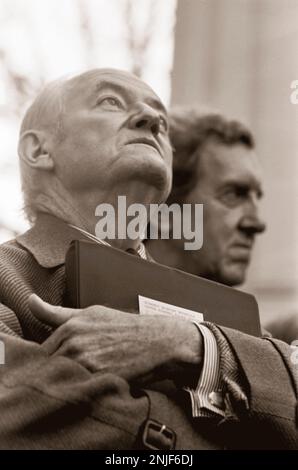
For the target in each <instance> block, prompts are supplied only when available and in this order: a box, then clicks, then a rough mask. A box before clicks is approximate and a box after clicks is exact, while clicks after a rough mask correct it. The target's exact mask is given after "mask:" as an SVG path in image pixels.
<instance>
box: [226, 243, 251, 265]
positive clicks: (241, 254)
mask: <svg viewBox="0 0 298 470" xmlns="http://www.w3.org/2000/svg"><path fill="white" fill-rule="evenodd" d="M251 249H252V246H251V245H248V244H244V243H237V244H236V243H235V244H234V245H232V246H231V254H232V257H233V258H234V260H237V261H240V262H244V263H249V261H250V255H251Z"/></svg>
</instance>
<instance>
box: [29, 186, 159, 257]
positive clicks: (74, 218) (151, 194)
mask: <svg viewBox="0 0 298 470" xmlns="http://www.w3.org/2000/svg"><path fill="white" fill-rule="evenodd" d="M117 189H119V191H118V194H119V195H121V197H120V198H119V197H118V194H117V195H116V194H113V193H112V192H111V191H98V190H97V191H94V192H90V191H88V194H87V193H85V194H82V195H80V197H79V198H78V196H77V194H72V193H71V192H70V191H68V190H66V189H65V188H64V187H63V186H61V185H56V186H54V185H52V186H51V190H50V191H49V192H48V193H47V194H45V193H44V194H40V195H39V197H38V200H37V209H38V211H42V212H47V213H50V214H52V215H54V216H56V217H57V218H59V219H61V220H64V221H65V222H67V223H69V224H71V225H74V226H76V227H78V228H81V229H83V230H85V231H87V232H89V233H91V234H92V235H95V236H97V237H98V238H102V239H104V240H105V241H107V242H108V243H110V244H111V245H112V246H114V247H116V248H119V249H122V250H127V249H128V248H133V249H135V250H136V249H137V248H138V246H139V245H140V241H141V239H140V236H134V237H133V238H132V237H131V236H129V235H130V233H127V232H129V231H128V230H127V228H128V227H129V223H130V222H132V221H133V219H135V213H134V212H133V211H132V213H133V215H127V209H128V208H129V207H130V206H131V205H132V204H142V206H143V207H144V210H143V213H142V214H141V216H140V217H139V222H140V224H139V226H138V231H139V232H140V234H141V233H142V231H145V228H146V225H147V220H148V219H147V213H148V205H149V204H150V203H151V202H155V199H156V198H157V196H156V190H155V191H154V188H148V187H147V188H144V187H143V188H142V187H140V186H139V187H138V188H137V187H134V189H135V191H134V193H131V192H130V193H129V194H128V193H127V187H126V188H124V187H122V188H121V187H120V185H119V188H117ZM130 189H131V188H130ZM121 191H122V192H121ZM107 205H109V207H108V206H107ZM107 211H108V213H109V215H110V217H109V216H107ZM124 212H125V213H124ZM114 216H115V217H114ZM100 220H101V221H102V222H104V221H105V222H106V223H101V224H100ZM107 224H108V227H107ZM111 224H113V226H114V227H115V230H114V231H113V230H108V228H111ZM130 225H132V224H130ZM99 226H102V227H103V226H105V233H104V235H103V236H102V233H101V232H100V230H99V228H100V227H99ZM133 226H135V224H133ZM119 227H120V231H119ZM112 228H113V227H112Z"/></svg>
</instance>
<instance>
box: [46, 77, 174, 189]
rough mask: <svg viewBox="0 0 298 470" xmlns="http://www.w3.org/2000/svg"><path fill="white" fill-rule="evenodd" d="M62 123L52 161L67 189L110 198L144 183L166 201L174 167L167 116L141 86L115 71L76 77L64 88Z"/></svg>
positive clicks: (149, 89) (149, 90)
mask: <svg viewBox="0 0 298 470" xmlns="http://www.w3.org/2000/svg"><path fill="white" fill-rule="evenodd" d="M61 117H62V123H61V124H62V132H61V138H60V140H59V141H58V143H57V144H56V146H55V148H54V155H53V158H54V160H55V167H56V172H57V175H58V177H59V178H60V179H61V181H63V184H64V186H65V187H66V188H67V189H69V190H73V191H77V192H78V191H90V190H92V189H94V191H96V189H97V188H101V190H103V191H104V190H106V191H107V192H109V191H111V190H113V189H114V190H115V187H116V188H118V189H119V188H120V190H121V188H125V185H127V183H129V184H130V183H131V182H133V181H138V182H140V181H143V182H144V183H145V184H148V185H150V186H155V187H156V188H157V189H158V191H160V192H161V193H165V195H167V193H168V191H169V188H170V184H171V164H172V152H171V147H170V144H169V138H168V122H167V114H166V111H165V108H164V106H163V105H162V103H161V101H160V100H159V98H158V97H157V96H156V95H155V93H154V92H153V91H152V90H151V88H150V87H148V86H147V85H146V84H145V83H143V82H142V81H141V80H139V79H137V78H136V77H133V76H132V75H130V74H128V73H126V72H121V71H115V70H98V71H92V72H89V73H87V74H84V75H81V76H79V77H76V78H74V79H72V80H70V81H69V82H68V83H67V85H66V90H65V91H64V102H63V112H62V116H61Z"/></svg>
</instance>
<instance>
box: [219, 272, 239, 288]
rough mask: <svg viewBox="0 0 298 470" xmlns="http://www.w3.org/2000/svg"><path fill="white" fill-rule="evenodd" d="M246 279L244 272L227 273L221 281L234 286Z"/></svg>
mask: <svg viewBox="0 0 298 470" xmlns="http://www.w3.org/2000/svg"><path fill="white" fill-rule="evenodd" d="M244 281H245V274H244V273H241V274H240V273H225V274H223V276H222V279H221V281H220V282H221V283H222V284H225V285H226V286H230V287H234V286H240V284H243V283H244Z"/></svg>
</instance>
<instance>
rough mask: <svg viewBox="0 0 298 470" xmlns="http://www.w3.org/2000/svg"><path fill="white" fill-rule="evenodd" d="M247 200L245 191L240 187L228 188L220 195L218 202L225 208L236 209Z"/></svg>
mask: <svg viewBox="0 0 298 470" xmlns="http://www.w3.org/2000/svg"><path fill="white" fill-rule="evenodd" d="M246 198H247V189H246V188H241V187H234V188H229V189H227V190H226V191H224V192H223V193H222V194H221V195H220V198H219V199H220V201H221V202H222V203H223V204H224V205H225V206H226V207H231V208H233V207H237V206H238V205H239V204H241V203H242V202H243V201H244V200H245V199H246Z"/></svg>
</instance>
